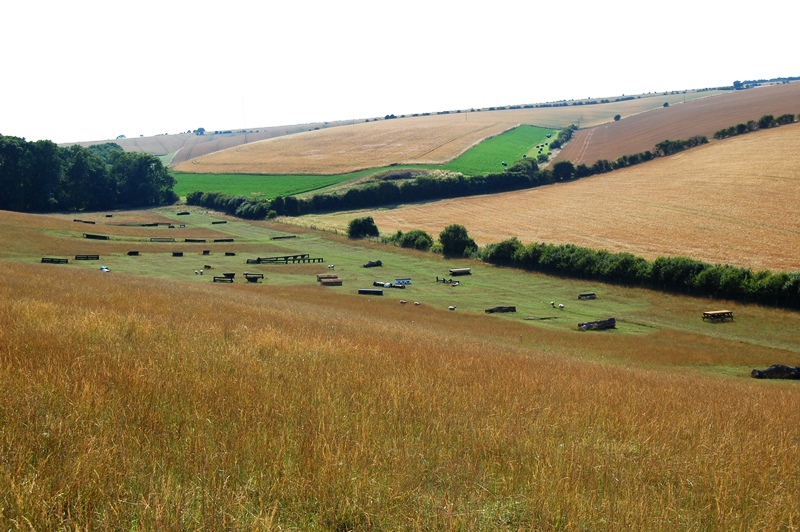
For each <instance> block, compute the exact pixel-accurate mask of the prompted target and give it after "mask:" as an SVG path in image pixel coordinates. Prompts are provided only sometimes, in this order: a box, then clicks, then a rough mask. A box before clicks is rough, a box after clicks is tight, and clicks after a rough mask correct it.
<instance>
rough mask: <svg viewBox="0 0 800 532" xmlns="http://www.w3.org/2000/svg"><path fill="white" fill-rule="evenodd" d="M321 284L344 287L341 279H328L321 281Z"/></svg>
mask: <svg viewBox="0 0 800 532" xmlns="http://www.w3.org/2000/svg"><path fill="white" fill-rule="evenodd" d="M319 284H321V285H322V286H342V280H341V279H340V278H339V277H331V278H328V279H321V280H320V282H319Z"/></svg>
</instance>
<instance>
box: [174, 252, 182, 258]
mask: <svg viewBox="0 0 800 532" xmlns="http://www.w3.org/2000/svg"><path fill="white" fill-rule="evenodd" d="M172 256H173V257H183V251H173V252H172Z"/></svg>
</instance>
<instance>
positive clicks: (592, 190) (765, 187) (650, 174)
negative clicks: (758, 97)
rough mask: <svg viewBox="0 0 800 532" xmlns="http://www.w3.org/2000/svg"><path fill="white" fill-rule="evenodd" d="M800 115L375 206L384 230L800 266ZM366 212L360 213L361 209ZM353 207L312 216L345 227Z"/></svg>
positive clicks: (776, 266) (315, 221) (781, 267)
mask: <svg viewBox="0 0 800 532" xmlns="http://www.w3.org/2000/svg"><path fill="white" fill-rule="evenodd" d="M798 145H800V124H794V125H788V126H783V127H780V128H776V129H771V130H766V131H759V132H754V133H750V134H748V135H743V136H741V137H735V138H732V139H729V140H725V141H720V142H715V143H712V144H707V145H704V146H702V147H699V148H695V149H693V150H690V151H687V152H683V153H681V154H678V155H675V156H672V157H668V158H663V159H657V160H654V161H652V162H650V163H646V164H643V165H641V166H638V167H632V168H628V169H625V170H618V171H615V172H612V173H610V174H605V175H599V176H594V177H590V178H585V179H582V180H580V181H576V182H572V183H564V184H559V185H552V186H545V187H539V188H534V189H530V190H524V191H517V192H509V193H504V194H496V195H490V196H473V197H468V198H458V199H452V200H445V201H438V202H431V203H424V204H414V205H405V206H400V207H397V208H393V209H385V210H377V211H370V212H369V213H368V214H370V215H372V216H373V217H374V219H375V222H376V224H377V225H378V228H379V229H380V230H381V232H382V233H384V234H391V233H393V232H395V231H397V230H402V231H408V230H410V229H423V230H425V231H428V232H429V233H431V234H432V235H434V236H436V235H438V234H439V232H441V230H442V229H443V228H444V227H445V226H447V225H449V224H452V223H457V224H462V225H464V226H465V227H466V228H467V230H468V231H469V234H470V236H472V237H473V238H474V239H475V240H476V242H477V243H478V244H487V243H492V242H499V241H501V240H504V239H507V238H511V237H517V238H519V239H520V240H521V241H522V242H523V243H531V242H548V243H571V244H576V245H579V246H586V247H590V248H594V249H607V250H609V251H613V252H630V253H633V254H635V255H639V256H643V257H645V258H649V259H653V258H656V257H657V256H662V255H663V256H676V255H680V256H688V257H691V258H694V259H697V260H702V261H705V262H708V263H712V264H717V263H718V264H731V265H735V266H743V267H750V268H753V269H769V270H777V271H797V270H800V253H798V251H797V250H798V249H800V217H798V216H797V214H796V213H797V206H798V205H800V152H798V151H797V146H798ZM359 215H361V213H359ZM354 217H355V214H354V213H352V212H349V213H337V214H335V215H320V216H307V217H304V222H305V223H308V224H314V225H316V226H319V227H325V226H330V227H336V228H339V229H346V227H347V223H348V222H349V220H351V219H352V218H354Z"/></svg>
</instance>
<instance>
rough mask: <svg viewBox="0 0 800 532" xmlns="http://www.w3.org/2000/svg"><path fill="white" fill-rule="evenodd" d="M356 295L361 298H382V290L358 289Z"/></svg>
mask: <svg viewBox="0 0 800 532" xmlns="http://www.w3.org/2000/svg"><path fill="white" fill-rule="evenodd" d="M358 293H359V294H360V295H362V296H382V295H383V290H380V289H378V288H359V289H358Z"/></svg>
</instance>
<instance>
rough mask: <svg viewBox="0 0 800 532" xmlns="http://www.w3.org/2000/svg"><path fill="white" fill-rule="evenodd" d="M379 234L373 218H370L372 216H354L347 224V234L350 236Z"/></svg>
mask: <svg viewBox="0 0 800 532" xmlns="http://www.w3.org/2000/svg"><path fill="white" fill-rule="evenodd" d="M379 234H380V233H379V232H378V226H377V225H375V220H373V219H372V216H365V217H363V218H355V219H354V220H351V221H350V225H348V226H347V236H348V237H350V238H364V237H366V236H378V235H379Z"/></svg>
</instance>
